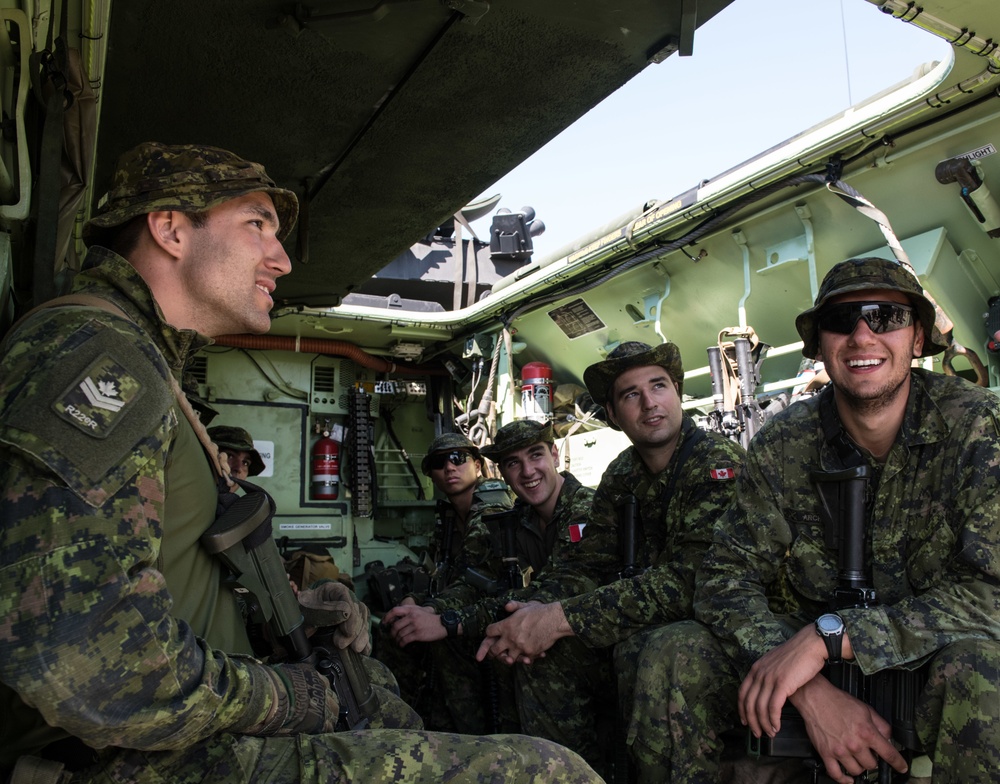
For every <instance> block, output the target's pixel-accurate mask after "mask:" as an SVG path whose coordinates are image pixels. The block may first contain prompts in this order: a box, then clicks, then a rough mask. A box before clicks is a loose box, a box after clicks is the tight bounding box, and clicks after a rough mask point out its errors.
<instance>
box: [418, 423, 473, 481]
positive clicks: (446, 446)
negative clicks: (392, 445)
mask: <svg viewBox="0 0 1000 784" xmlns="http://www.w3.org/2000/svg"><path fill="white" fill-rule="evenodd" d="M456 449H464V450H466V451H467V452H469V453H471V454H472V456H473V457H474V458H476V460H482V459H483V457H482V455H480V454H479V447H477V446H476V445H475V443H473V441H472V440H471V439H469V438H468V437H467V436H465V435H463V434H462V433H442V434H441V435H439V436H438V437H437V438H435V439H434V440H433V441H431V445H430V446H429V447H427V454H426V455H424V459H423V460H421V461H420V470H421V471H423V472H424V476H430V475H431V466H430V459H431V455H433V454H436V453H438V452H454V451H455V450H456Z"/></svg>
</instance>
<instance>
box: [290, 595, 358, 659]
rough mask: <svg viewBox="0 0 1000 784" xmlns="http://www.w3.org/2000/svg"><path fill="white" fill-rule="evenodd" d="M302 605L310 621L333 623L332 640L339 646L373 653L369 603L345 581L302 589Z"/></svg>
mask: <svg viewBox="0 0 1000 784" xmlns="http://www.w3.org/2000/svg"><path fill="white" fill-rule="evenodd" d="M299 605H300V606H301V607H302V615H303V617H304V618H305V620H306V624H307V625H309V626H313V627H316V628H320V627H333V643H334V645H336V646H337V647H338V648H340V649H341V650H343V649H344V648H347V647H351V648H353V649H354V650H355V651H357V652H358V653H362V654H366V655H367V654H369V653H371V650H372V645H371V635H370V634H369V625H368V619H369V616H370V613H369V610H368V606H367V605H366V604H364V603H363V602H360V601H358V599H357V597H356V596H355V595H354V594H353V593H351V590H350V589H349V588H348V587H347V586H346V585H344V584H343V583H339V582H332V581H330V582H325V583H320V584H319V585H317V586H315V587H313V588H309V589H307V590H305V591H299Z"/></svg>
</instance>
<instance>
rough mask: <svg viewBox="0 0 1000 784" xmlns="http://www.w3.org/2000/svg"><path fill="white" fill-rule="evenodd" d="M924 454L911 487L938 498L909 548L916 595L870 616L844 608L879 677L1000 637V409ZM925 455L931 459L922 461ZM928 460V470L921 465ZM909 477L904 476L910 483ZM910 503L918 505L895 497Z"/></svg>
mask: <svg viewBox="0 0 1000 784" xmlns="http://www.w3.org/2000/svg"><path fill="white" fill-rule="evenodd" d="M929 452H930V448H929V447H924V454H923V455H918V456H917V460H916V463H917V464H918V466H919V468H917V471H918V472H920V473H919V474H917V475H915V476H912V477H907V478H906V479H907V481H909V482H912V483H913V484H914V485H916V486H918V487H920V486H924V487H929V488H934V490H931V491H929V492H928V495H929V496H931V498H932V500H931V501H930V503H929V505H928V506H927V507H925V509H924V511H923V512H922V514H921V517H923V518H925V522H924V523H923V524H922V525H920V527H919V528H917V527H916V526H914V528H915V529H916V530H917V531H921V532H926V535H924V534H923V533H921V534H920V535H919V536H914V530H912V529H911V531H910V541H908V542H903V543H900V546H899V548H898V550H902V549H904V548H905V549H906V550H907V551H908V552H907V557H906V564H905V566H903V567H901V568H904V569H905V570H906V578H905V579H906V581H907V582H909V583H911V584H913V586H914V588H915V589H916V590H915V591H914V592H913V593H912V594H911V595H910V596H907V597H905V598H902V599H900V600H898V601H894V602H892V603H886V604H879V605H878V606H876V607H874V608H867V609H865V610H843V611H842V615H843V617H844V621H845V625H846V627H847V633H848V635H849V638H850V640H851V645H852V647H853V648H854V655H855V657H856V658H857V661H858V664H859V665H860V666H861V669H862V670H863V671H864V672H866V673H870V672H874V671H877V670H881V669H884V668H886V667H894V666H899V665H903V664H908V663H911V662H915V661H919V660H920V659H922V658H924V657H927V656H929V655H931V654H933V653H934V652H936V651H938V650H940V649H942V648H944V647H945V646H947V645H949V644H951V643H953V642H956V641H957V640H961V639H963V638H969V637H976V638H987V639H993V640H998V639H1000V615H998V613H997V608H1000V422H998V418H997V411H996V407H995V406H994V407H993V408H992V409H991V410H982V409H979V410H977V411H974V412H971V413H970V415H967V416H966V417H964V418H963V419H962V420H961V421H960V422H959V423H958V424H957V425H956V426H955V427H954V428H953V429H952V433H951V438H950V439H949V443H948V444H946V445H944V446H943V447H942V448H940V449H938V450H936V455H935V457H934V458H931V455H930V454H929ZM920 458H923V459H922V460H921V459H920ZM921 463H922V465H921ZM900 478H902V477H900ZM891 503H892V504H893V505H894V506H897V507H902V508H903V511H902V514H903V516H904V518H905V516H906V507H907V504H908V499H907V498H906V496H905V495H904V494H903V493H896V494H893V497H892V499H891Z"/></svg>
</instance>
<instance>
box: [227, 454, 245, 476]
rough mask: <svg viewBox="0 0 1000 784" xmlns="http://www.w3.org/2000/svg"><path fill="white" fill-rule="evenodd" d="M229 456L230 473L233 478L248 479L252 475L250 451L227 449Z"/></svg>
mask: <svg viewBox="0 0 1000 784" xmlns="http://www.w3.org/2000/svg"><path fill="white" fill-rule="evenodd" d="M226 457H228V458H229V473H230V474H231V475H232V477H233V479H246V478H247V477H248V476H250V453H249V452H238V451H236V450H229V449H227V450H226Z"/></svg>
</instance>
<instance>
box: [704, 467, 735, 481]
mask: <svg viewBox="0 0 1000 784" xmlns="http://www.w3.org/2000/svg"><path fill="white" fill-rule="evenodd" d="M708 474H709V476H711V477H712V479H735V478H736V472H735V471H734V470H733V469H731V468H713V469H712V470H711V471H709V472H708Z"/></svg>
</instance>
